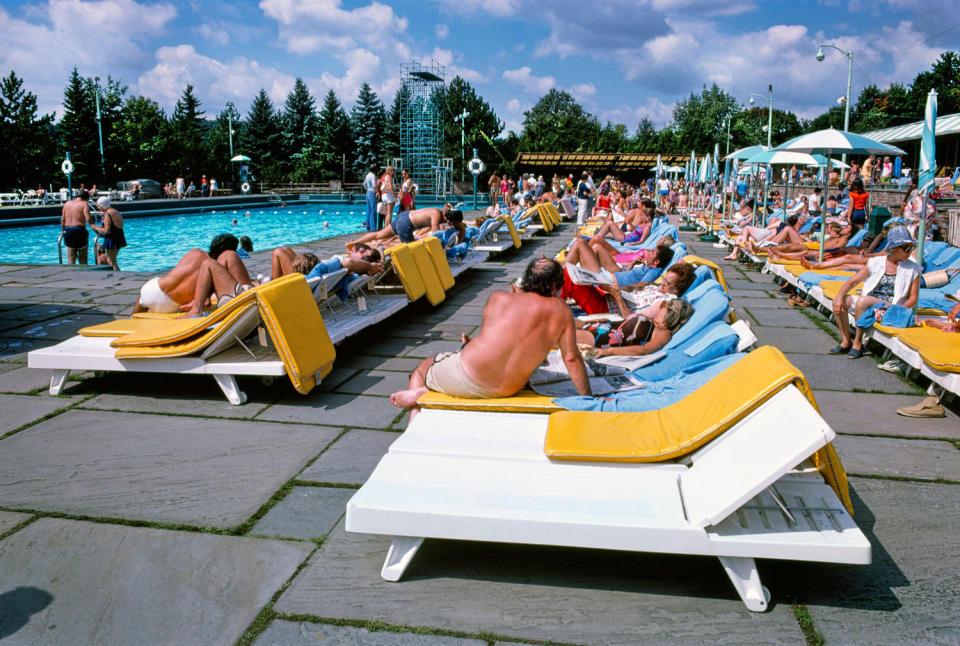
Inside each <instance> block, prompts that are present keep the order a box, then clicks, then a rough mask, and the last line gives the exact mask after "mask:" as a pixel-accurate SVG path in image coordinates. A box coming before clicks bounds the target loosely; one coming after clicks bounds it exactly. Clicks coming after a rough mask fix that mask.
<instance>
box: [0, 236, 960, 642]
mask: <svg viewBox="0 0 960 646" xmlns="http://www.w3.org/2000/svg"><path fill="white" fill-rule="evenodd" d="M571 233H572V227H571V226H569V225H567V226H565V227H564V228H563V233H561V234H558V235H554V236H549V237H542V238H538V239H534V240H531V241H528V242H525V243H524V246H523V248H522V249H521V250H519V251H517V252H514V253H508V254H505V255H504V256H503V257H502V258H494V259H491V260H489V261H487V262H485V263H483V264H482V265H480V266H478V267H476V268H473V269H471V270H469V271H468V272H466V273H465V274H463V276H462V277H461V278H459V279H458V281H457V285H456V286H455V287H454V288H453V289H452V290H451V291H450V293H449V296H448V299H447V300H446V301H445V302H444V303H443V304H441V305H440V306H438V307H436V308H433V307H430V306H428V305H427V304H425V303H416V304H413V305H412V306H409V307H408V308H406V309H405V310H404V311H403V312H401V313H400V314H398V315H396V316H394V317H392V318H391V319H389V320H387V321H385V322H383V323H381V324H380V325H378V326H376V327H375V328H374V329H371V330H367V331H365V332H364V333H362V334H361V335H360V336H358V337H356V338H354V339H352V340H349V341H348V342H346V343H344V344H343V345H342V346H340V347H339V348H338V357H337V361H336V364H335V368H334V370H333V372H332V373H331V374H330V375H329V377H328V378H327V379H326V380H324V382H323V383H322V384H321V385H320V386H319V387H318V388H317V389H316V390H314V391H313V392H312V393H311V394H309V395H307V396H301V395H298V394H296V393H295V392H294V391H293V389H292V388H291V387H290V384H289V383H287V382H286V380H283V379H278V380H276V382H274V383H273V384H271V385H269V386H267V385H263V384H262V383H260V382H259V381H258V380H255V379H250V380H243V379H241V385H242V387H243V388H244V390H245V391H246V392H247V394H248V395H249V401H248V402H247V403H246V404H244V405H242V406H231V405H230V404H228V403H227V402H226V400H225V399H224V397H223V396H222V394H221V392H220V391H219V389H218V388H217V386H216V385H215V383H214V381H213V380H212V379H210V378H209V377H200V376H198V377H189V378H187V377H184V378H175V377H171V376H169V375H163V376H158V375H149V374H107V375H105V376H102V377H97V376H95V375H93V374H92V373H86V374H79V375H76V376H73V377H72V378H71V381H70V382H69V384H68V386H67V387H66V388H65V389H64V393H63V394H62V395H61V396H59V397H52V396H50V395H49V394H48V393H47V384H48V379H49V375H48V374H47V373H46V372H44V371H40V370H32V369H29V368H27V367H26V353H27V352H28V351H29V350H32V349H35V348H40V347H44V346H47V345H50V344H53V343H56V342H59V341H60V340H63V339H66V338H68V337H70V336H72V335H73V334H74V333H75V332H76V330H77V329H78V328H80V327H82V326H84V325H91V324H95V323H100V322H102V321H106V320H110V319H112V318H115V317H120V316H124V315H126V314H127V313H128V312H129V310H130V306H131V305H132V303H133V302H134V301H135V299H136V296H137V291H138V289H139V287H140V285H141V284H142V283H143V282H144V280H145V279H146V278H148V277H149V276H151V274H143V273H136V272H122V273H113V272H109V271H102V270H82V269H69V268H63V267H59V266H24V265H0V642H2V643H3V644H4V645H6V644H11V645H13V644H45V645H46V644H64V645H71V646H76V645H81V644H198V645H199V644H203V645H207V644H238V643H239V644H250V643H252V644H257V646H265V645H272V644H277V645H295V644H317V643H323V644H327V645H331V644H374V645H382V646H392V645H405V646H406V645H409V646H419V645H424V646H428V645H445V646H460V645H467V644H471V645H472V644H500V645H505V644H512V643H562V644H643V643H649V644H744V643H751V644H753V643H763V644H804V643H811V644H812V643H820V642H818V640H819V639H822V641H823V643H826V644H871V645H875V644H920V643H923V644H957V643H960V577H958V572H960V419H958V417H957V415H956V414H955V412H948V417H947V418H945V419H932V420H931V419H924V420H913V419H908V418H904V417H899V416H897V415H896V414H895V410H896V408H897V407H899V406H903V405H908V404H912V403H915V402H916V401H919V399H920V398H921V397H922V396H923V390H922V388H920V387H918V385H917V384H914V383H912V382H908V381H905V380H903V379H901V378H899V377H897V376H895V375H891V374H888V373H885V372H881V371H879V370H877V368H876V361H875V359H874V358H872V357H870V356H867V357H864V358H862V359H860V360H857V361H850V360H847V359H846V358H843V357H832V356H828V355H827V354H826V350H827V349H828V348H829V347H830V346H832V345H833V344H834V340H833V338H832V337H831V333H830V332H829V331H828V330H830V329H832V328H831V326H830V325H829V324H827V323H826V322H825V319H824V318H823V317H822V316H821V315H819V314H817V313H815V312H813V311H812V310H804V311H797V310H791V309H789V308H788V307H787V305H786V303H785V301H784V300H783V299H782V298H779V297H777V296H776V295H775V290H776V286H775V285H774V284H773V282H772V280H771V278H770V277H769V276H765V275H760V274H759V273H757V272H754V271H753V270H750V269H747V268H744V267H742V266H740V265H737V264H735V263H722V264H723V268H724V272H725V274H726V276H727V282H728V284H729V286H730V293H731V295H732V297H733V305H734V307H735V308H736V310H737V312H738V314H740V315H741V316H742V317H743V318H746V319H747V320H749V321H750V323H751V324H752V326H753V329H754V331H755V333H756V334H757V336H758V337H759V340H760V343H762V344H764V343H766V344H773V345H776V346H778V347H780V348H781V349H782V350H783V351H784V352H785V353H786V355H787V356H788V357H789V358H790V360H791V361H792V362H793V363H794V364H795V365H796V366H797V367H799V368H800V369H801V370H802V371H803V372H804V373H805V374H806V376H807V378H808V379H809V381H810V383H811V385H812V387H813V388H814V391H815V394H816V396H817V399H818V402H819V403H820V405H821V408H822V409H823V414H824V416H825V417H826V419H827V421H828V422H829V423H830V424H831V425H832V426H833V428H834V429H835V430H836V431H837V433H838V438H837V441H836V445H837V447H838V450H839V451H840V455H841V457H842V458H843V460H844V462H845V464H846V467H847V470H848V472H849V473H850V475H851V486H852V497H853V500H854V503H855V506H856V515H855V520H856V521H857V523H858V525H859V526H860V527H861V529H862V530H863V532H864V533H865V534H866V536H867V537H868V538H869V540H870V541H871V543H872V544H873V546H874V557H873V564H872V565H870V566H840V565H829V564H810V563H805V562H787V561H761V562H760V570H761V576H762V577H763V580H764V583H765V584H766V585H767V586H768V587H769V588H770V590H771V592H772V594H773V599H772V601H771V607H772V609H771V610H770V611H769V612H766V613H764V614H754V613H751V612H749V611H747V610H746V608H745V607H744V606H743V603H742V602H741V601H740V599H739V598H738V597H737V596H736V594H735V592H734V590H733V588H732V587H731V585H730V583H729V581H728V579H727V577H726V575H725V574H724V572H723V570H722V568H721V567H720V564H719V562H718V561H717V560H716V559H713V558H704V557H682V556H668V555H659V554H642V553H624V552H613V551H600V550H578V549H560V548H552V547H543V546H524V545H503V544H481V543H465V542H453V541H427V543H425V545H424V547H423V548H422V549H421V551H420V554H419V555H418V557H417V559H416V561H415V562H414V563H413V565H412V566H411V567H410V569H409V570H408V573H407V575H406V577H405V579H404V580H403V581H402V582H400V583H387V582H385V581H383V580H382V579H381V578H380V576H379V571H380V567H381V564H382V560H383V558H384V555H385V554H386V550H387V546H388V545H389V542H390V539H389V537H382V536H368V535H358V534H347V533H346V532H344V530H343V512H344V507H345V504H346V501H347V500H348V499H349V497H350V496H351V495H352V493H353V491H354V490H355V489H356V488H358V487H359V486H360V485H361V484H363V482H364V481H365V479H366V478H367V476H368V475H369V474H370V472H371V471H372V470H373V468H374V466H375V465H376V463H377V461H378V460H379V459H380V457H381V456H382V455H383V454H384V453H385V452H386V450H387V448H388V446H389V445H390V443H391V442H392V441H393V440H394V439H395V438H396V437H397V435H398V433H400V432H402V430H403V428H404V426H405V423H406V420H405V415H404V414H403V413H402V412H401V411H399V410H397V409H395V408H393V407H392V406H391V405H390V403H389V401H388V399H387V395H389V393H390V392H392V391H393V390H396V389H398V388H400V387H402V386H403V385H404V384H405V383H406V375H407V373H408V372H409V371H410V370H411V369H412V368H413V367H414V366H415V365H416V364H417V362H418V361H419V360H420V359H421V358H423V357H425V356H428V355H431V354H433V353H436V352H440V351H444V350H452V349H456V348H457V347H459V344H460V342H459V337H460V334H461V333H463V332H468V333H469V332H473V331H475V330H476V329H477V328H478V326H479V323H480V313H481V311H482V307H483V304H484V302H485V300H486V298H487V296H488V295H489V294H490V293H491V292H492V291H494V290H496V289H503V288H505V287H506V286H507V285H508V283H509V282H510V281H511V280H513V279H514V278H515V277H516V276H518V275H519V274H520V273H521V272H522V270H523V267H524V266H525V265H526V263H527V262H528V261H529V259H531V258H533V257H538V256H539V255H540V254H541V253H545V254H547V255H548V256H551V255H553V254H554V253H555V252H556V251H558V250H559V249H560V248H561V247H562V245H563V244H564V243H565V242H566V241H568V240H569V237H570V235H571ZM684 237H685V238H686V239H687V242H688V243H689V245H690V251H691V253H696V254H698V255H701V256H704V257H707V258H711V259H718V258H719V257H720V256H721V255H722V253H723V251H722V250H718V249H714V248H713V247H712V246H710V245H707V244H703V243H700V242H699V241H698V240H697V239H696V238H695V237H693V236H691V235H689V234H684ZM341 244H342V240H341V241H338V240H331V241H323V242H321V243H316V244H313V245H310V246H311V247H313V248H314V249H319V250H320V251H331V252H332V251H334V250H336V249H338V248H339V247H340V245H341ZM122 259H123V257H122V254H121V262H122ZM250 266H251V267H252V269H253V271H252V272H251V273H253V274H255V273H257V272H261V271H262V272H264V273H268V270H269V256H267V255H265V254H263V255H261V254H258V255H255V256H254V258H253V259H252V260H251V261H250Z"/></svg>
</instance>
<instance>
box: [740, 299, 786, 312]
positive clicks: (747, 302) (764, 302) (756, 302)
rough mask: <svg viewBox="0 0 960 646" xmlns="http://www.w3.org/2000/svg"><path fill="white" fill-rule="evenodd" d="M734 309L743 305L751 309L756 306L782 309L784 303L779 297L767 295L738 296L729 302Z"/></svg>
mask: <svg viewBox="0 0 960 646" xmlns="http://www.w3.org/2000/svg"><path fill="white" fill-rule="evenodd" d="M731 304H732V305H733V307H734V309H736V310H738V311H739V310H741V309H743V308H744V307H749V308H751V309H756V308H765V309H783V308H784V307H786V306H787V305H786V303H785V302H784V301H782V300H780V299H779V298H770V297H768V296H757V297H748V296H740V297H738V298H737V299H736V300H734V301H733V302H732V303H731Z"/></svg>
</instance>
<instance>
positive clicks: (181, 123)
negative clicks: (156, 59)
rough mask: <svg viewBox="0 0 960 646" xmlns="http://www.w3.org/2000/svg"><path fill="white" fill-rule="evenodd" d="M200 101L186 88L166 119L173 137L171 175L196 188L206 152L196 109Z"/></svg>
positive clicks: (200, 117)
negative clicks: (169, 116)
mask: <svg viewBox="0 0 960 646" xmlns="http://www.w3.org/2000/svg"><path fill="white" fill-rule="evenodd" d="M200 106H201V103H200V100H199V99H198V98H197V97H196V96H195V95H194V93H193V86H192V85H187V87H186V89H185V90H184V91H183V95H182V96H181V97H180V99H179V100H178V101H177V104H176V105H175V106H174V107H173V116H172V117H171V119H170V126H171V135H172V138H173V148H174V164H175V166H176V169H175V172H176V173H177V174H178V175H180V176H182V177H184V178H186V180H187V183H188V184H189V183H190V180H194V181H195V182H197V186H199V185H200V183H199V182H200V174H201V173H204V172H205V170H206V166H207V163H208V159H209V153H208V151H207V148H206V146H205V145H204V143H205V140H206V130H207V128H206V122H205V121H204V118H203V116H204V112H203V110H201V109H200Z"/></svg>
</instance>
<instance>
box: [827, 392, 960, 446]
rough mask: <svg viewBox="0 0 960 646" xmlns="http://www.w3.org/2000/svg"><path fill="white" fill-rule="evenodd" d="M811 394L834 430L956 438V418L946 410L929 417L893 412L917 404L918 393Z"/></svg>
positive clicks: (959, 435) (959, 428)
mask: <svg viewBox="0 0 960 646" xmlns="http://www.w3.org/2000/svg"><path fill="white" fill-rule="evenodd" d="M814 395H815V396H816V398H817V404H818V405H819V406H820V413H821V414H822V415H823V417H824V419H826V420H827V423H828V424H830V426H831V427H832V428H833V430H835V431H837V432H838V433H846V434H848V435H895V436H901V437H902V436H906V437H924V438H939V439H944V440H960V417H958V416H957V414H956V413H954V412H953V411H951V410H949V409H947V410H946V414H947V416H946V417H941V418H933V419H918V418H915V417H902V416H900V415H897V414H896V410H897V409H898V408H900V407H902V406H912V405H914V404H916V403H918V402H919V401H920V399H921V396H920V395H883V394H878V393H856V394H851V393H845V392H836V391H832V390H817V391H815V392H814Z"/></svg>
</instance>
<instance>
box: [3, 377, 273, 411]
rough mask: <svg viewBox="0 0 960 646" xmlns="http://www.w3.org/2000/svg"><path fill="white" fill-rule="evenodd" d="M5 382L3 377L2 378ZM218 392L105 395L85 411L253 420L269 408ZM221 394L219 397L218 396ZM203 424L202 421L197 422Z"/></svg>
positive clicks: (262, 403)
mask: <svg viewBox="0 0 960 646" xmlns="http://www.w3.org/2000/svg"><path fill="white" fill-rule="evenodd" d="M0 379H2V376H0ZM215 389H216V392H215V393H209V392H202V390H203V389H198V390H201V392H198V393H197V394H196V395H194V396H192V397H191V396H189V395H179V396H176V395H171V394H168V393H157V392H156V391H153V390H150V389H145V390H143V391H142V393H143V394H140V395H130V394H122V395H121V394H113V393H105V394H103V395H97V396H96V397H94V398H93V399H89V400H87V401H85V402H84V403H83V405H82V408H93V409H96V410H114V411H123V412H135V413H164V414H168V415H177V414H184V413H186V414H189V415H203V416H205V417H242V418H246V419H250V418H252V417H255V416H256V415H257V413H259V412H260V411H262V410H263V409H264V408H266V407H267V405H268V404H267V402H256V401H250V400H248V401H247V403H245V404H243V405H241V406H234V405H233V404H231V403H230V402H228V401H227V400H226V398H225V397H224V396H223V393H221V392H220V389H219V388H215ZM218 395H219V396H218ZM198 423H202V422H198Z"/></svg>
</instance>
